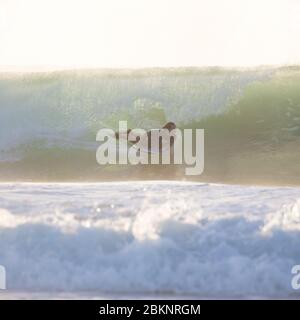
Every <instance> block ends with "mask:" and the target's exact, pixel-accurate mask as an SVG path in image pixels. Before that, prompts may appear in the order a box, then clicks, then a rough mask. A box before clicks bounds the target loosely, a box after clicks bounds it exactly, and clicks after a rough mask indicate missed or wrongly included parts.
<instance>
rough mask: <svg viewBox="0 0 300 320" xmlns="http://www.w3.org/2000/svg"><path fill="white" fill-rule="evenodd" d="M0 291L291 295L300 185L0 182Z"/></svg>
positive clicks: (298, 259) (299, 242)
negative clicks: (0, 272) (2, 273)
mask: <svg viewBox="0 0 300 320" xmlns="http://www.w3.org/2000/svg"><path fill="white" fill-rule="evenodd" d="M0 208H1V209H0V264H1V265H3V266H5V267H6V272H7V288H8V290H7V291H6V292H4V291H2V292H1V293H0V298H1V297H2V298H3V297H6V298H7V297H25V298H28V297H38V298H45V297H67V298H70V297H71V298H74V297H75V298H80V297H99V296H100V297H101V296H105V295H109V296H112V297H114V298H116V297H120V296H121V297H128V296H135V297H141V296H148V297H149V296H150V297H153V296H155V297H160V296H164V297H186V296H188V297H202V298H211V297H215V298H218V297H223V298H224V297H225V298H229V297H240V298H251V297H262V298H267V297H284V298H288V297H295V296H297V294H298V297H299V293H297V292H296V291H295V290H293V289H292V287H291V279H292V274H291V268H292V266H293V265H295V264H300V254H299V252H300V251H299V249H300V236H299V235H300V188H283V187H245V186H238V185H236V186H233V185H221V184H203V183H188V182H126V183H125V182H124V183H94V184H23V183H4V184H1V185H0Z"/></svg>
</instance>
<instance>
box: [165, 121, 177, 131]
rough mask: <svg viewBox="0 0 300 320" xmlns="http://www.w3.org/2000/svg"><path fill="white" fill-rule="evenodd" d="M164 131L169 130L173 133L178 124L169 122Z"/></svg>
mask: <svg viewBox="0 0 300 320" xmlns="http://www.w3.org/2000/svg"><path fill="white" fill-rule="evenodd" d="M163 129H168V130H169V131H172V130H174V129H176V124H175V123H174V122H168V123H167V124H165V125H164V127H163Z"/></svg>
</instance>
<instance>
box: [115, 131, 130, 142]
mask: <svg viewBox="0 0 300 320" xmlns="http://www.w3.org/2000/svg"><path fill="white" fill-rule="evenodd" d="M130 131H131V129H128V130H127V132H125V131H124V132H116V133H115V137H116V139H117V140H119V139H120V138H125V139H128V135H129V133H130Z"/></svg>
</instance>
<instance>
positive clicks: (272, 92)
mask: <svg viewBox="0 0 300 320" xmlns="http://www.w3.org/2000/svg"><path fill="white" fill-rule="evenodd" d="M0 114H1V117H0V176H1V180H2V181H3V180H39V181H41V180H43V181H49V180H56V181H65V180H70V181H82V180H93V181H98V180H105V179H119V178H120V175H121V177H122V178H126V179H130V178H132V177H133V178H134V179H136V178H143V179H145V178H146V179H147V177H148V176H150V177H151V179H153V178H159V179H160V178H169V177H175V178H176V179H179V178H183V177H184V175H183V173H182V170H180V169H178V168H177V169H176V170H175V173H174V172H173V171H172V170H171V169H170V170H164V169H160V168H156V169H154V168H151V169H146V170H144V168H143V169H141V168H139V167H136V168H124V167H117V168H111V167H108V168H107V167H105V168H102V167H100V166H99V165H98V164H97V163H96V159H95V154H96V149H97V146H98V145H97V143H96V141H95V138H96V133H97V131H98V130H99V129H101V128H103V127H108V128H113V129H117V125H118V121H119V120H127V121H128V123H129V126H130V127H134V128H136V127H138V128H144V129H149V128H153V127H155V128H156V127H160V126H162V125H163V124H164V123H165V122H166V121H174V122H176V123H177V125H178V126H179V127H180V128H203V129H205V172H204V175H202V176H201V177H198V178H197V179H203V180H208V181H217V182H239V183H243V182H247V183H271V184H273V183H275V184H280V183H288V184H299V178H298V177H299V176H300V166H299V165H298V163H299V156H300V150H299V142H300V69H299V67H284V68H262V69H249V70H231V69H221V68H206V69H199V68H179V69H145V70H135V71H132V70H99V71H95V70H94V71H92V70H91V71H62V72H52V73H33V74H1V75H0Z"/></svg>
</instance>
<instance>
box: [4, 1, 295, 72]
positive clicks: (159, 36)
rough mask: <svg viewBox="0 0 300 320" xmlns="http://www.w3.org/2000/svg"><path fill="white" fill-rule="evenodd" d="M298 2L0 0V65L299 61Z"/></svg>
mask: <svg viewBox="0 0 300 320" xmlns="http://www.w3.org/2000/svg"><path fill="white" fill-rule="evenodd" d="M299 37H300V0H0V66H1V68H2V69H3V68H4V69H5V68H9V67H15V68H17V69H18V68H19V69H22V68H39V67H47V68H57V67H58V68H72V67H77V68H81V67H82V68H84V67H109V68H110V67H134V68H136V67H155V66H160V67H166V66H210V65H221V66H255V65H262V64H264V65H278V64H295V63H300V41H299Z"/></svg>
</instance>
